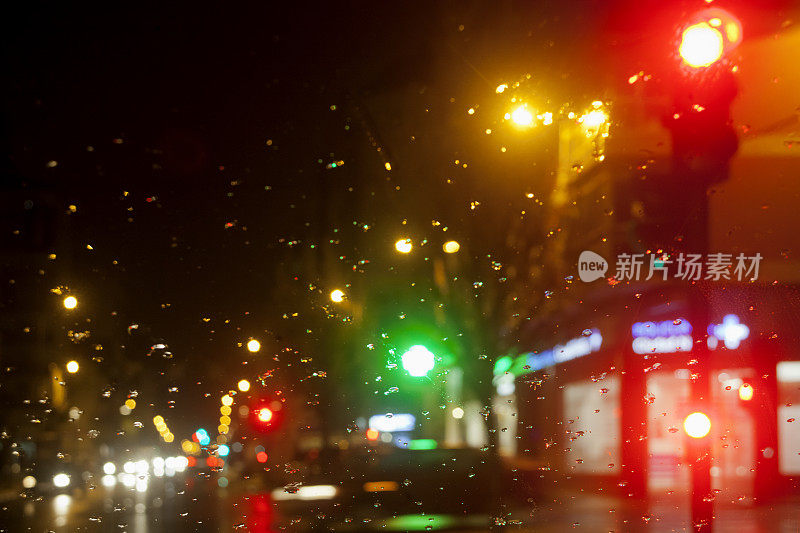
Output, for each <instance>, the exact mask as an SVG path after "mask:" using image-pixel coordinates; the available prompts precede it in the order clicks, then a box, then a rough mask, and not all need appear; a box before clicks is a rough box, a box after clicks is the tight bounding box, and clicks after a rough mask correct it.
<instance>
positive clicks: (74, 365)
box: [67, 361, 81, 374]
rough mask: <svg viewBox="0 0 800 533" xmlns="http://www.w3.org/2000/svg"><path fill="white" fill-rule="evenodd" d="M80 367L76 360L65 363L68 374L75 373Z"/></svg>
mask: <svg viewBox="0 0 800 533" xmlns="http://www.w3.org/2000/svg"><path fill="white" fill-rule="evenodd" d="M80 368H81V366H80V365H79V364H78V362H77V361H70V362H69V363H67V372H69V373H70V374H74V373H76V372H77V371H78V370H80Z"/></svg>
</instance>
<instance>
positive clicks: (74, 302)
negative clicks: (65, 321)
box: [64, 296, 78, 309]
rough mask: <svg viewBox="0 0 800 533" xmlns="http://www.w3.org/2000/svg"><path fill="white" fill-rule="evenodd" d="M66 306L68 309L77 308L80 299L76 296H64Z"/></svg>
mask: <svg viewBox="0 0 800 533" xmlns="http://www.w3.org/2000/svg"><path fill="white" fill-rule="evenodd" d="M64 307H65V308H67V309H75V308H76V307H78V299H77V298H75V297H74V296H67V297H66V298H64Z"/></svg>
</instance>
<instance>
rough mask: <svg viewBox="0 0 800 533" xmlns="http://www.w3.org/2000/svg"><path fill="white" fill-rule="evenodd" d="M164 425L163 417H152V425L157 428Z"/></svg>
mask: <svg viewBox="0 0 800 533" xmlns="http://www.w3.org/2000/svg"><path fill="white" fill-rule="evenodd" d="M163 423H164V417H163V416H161V415H156V416H154V417H153V424H155V425H157V426H159V425H161V424H163Z"/></svg>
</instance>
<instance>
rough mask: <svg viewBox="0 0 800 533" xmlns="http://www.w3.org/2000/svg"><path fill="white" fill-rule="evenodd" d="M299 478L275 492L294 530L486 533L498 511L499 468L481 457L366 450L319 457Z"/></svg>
mask: <svg viewBox="0 0 800 533" xmlns="http://www.w3.org/2000/svg"><path fill="white" fill-rule="evenodd" d="M297 474H298V475H296V476H295V477H294V478H293V481H289V482H288V483H287V484H286V485H285V486H284V487H281V488H278V489H275V490H274V491H273V492H272V499H273V501H274V502H275V504H276V507H277V509H278V512H279V515H281V516H282V517H283V518H284V519H285V520H286V521H291V522H292V524H293V528H297V527H301V528H311V529H317V528H327V529H331V530H335V531H349V530H372V529H380V530H389V531H415V530H416V531H424V530H437V529H453V528H458V529H460V530H464V529H471V528H477V529H484V530H485V529H486V528H487V527H489V526H492V525H493V524H492V522H493V517H494V516H495V515H496V513H497V511H498V509H499V504H498V499H499V491H498V485H499V481H500V475H501V474H500V468H499V463H498V462H497V461H496V460H495V458H494V456H493V455H491V454H490V453H488V452H483V451H480V450H477V449H468V448H464V449H429V450H409V449H400V448H394V447H386V448H383V447H370V448H361V449H357V450H350V451H344V452H341V453H339V454H337V453H335V452H333V453H329V454H320V456H319V458H317V460H315V461H314V462H313V463H311V464H306V465H305V468H301V469H299V470H298V472H297Z"/></svg>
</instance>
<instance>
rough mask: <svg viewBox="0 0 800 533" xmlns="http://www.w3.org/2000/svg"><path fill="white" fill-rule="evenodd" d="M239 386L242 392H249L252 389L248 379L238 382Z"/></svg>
mask: <svg viewBox="0 0 800 533" xmlns="http://www.w3.org/2000/svg"><path fill="white" fill-rule="evenodd" d="M236 386H237V387H239V390H240V391H242V392H247V391H249V390H250V382H249V381H247V380H246V379H243V380H240V381H239V383H237V384H236Z"/></svg>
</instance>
